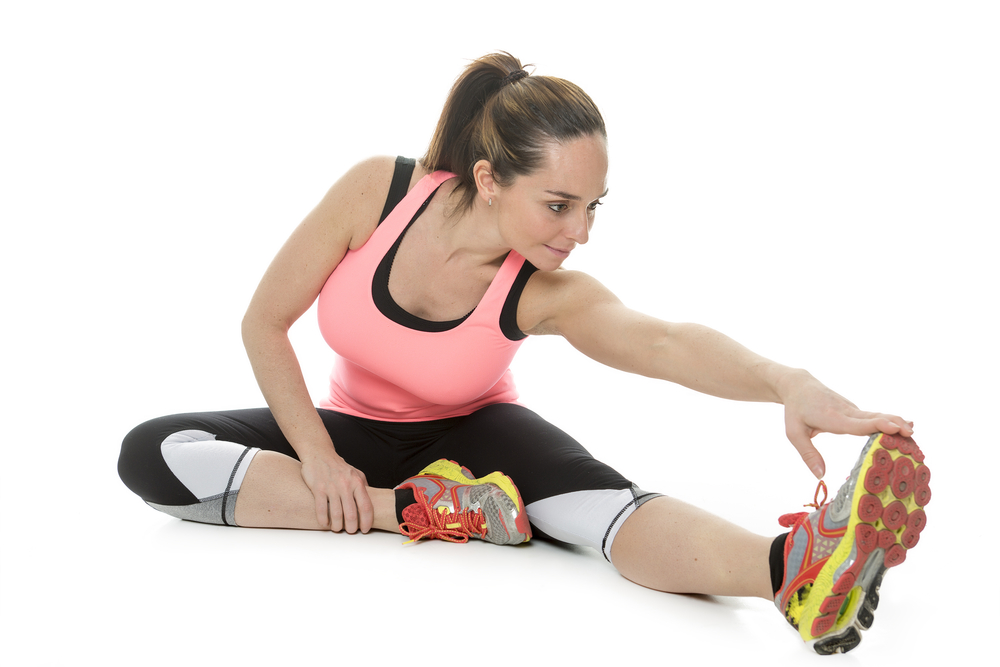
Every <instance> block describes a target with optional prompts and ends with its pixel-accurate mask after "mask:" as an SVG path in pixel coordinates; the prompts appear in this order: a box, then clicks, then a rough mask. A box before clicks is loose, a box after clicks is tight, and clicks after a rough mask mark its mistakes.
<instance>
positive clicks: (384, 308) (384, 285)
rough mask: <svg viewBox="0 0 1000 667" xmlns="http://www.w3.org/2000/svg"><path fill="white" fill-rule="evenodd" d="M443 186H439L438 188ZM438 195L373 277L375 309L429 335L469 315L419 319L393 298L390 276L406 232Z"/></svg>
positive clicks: (453, 325) (461, 320)
mask: <svg viewBox="0 0 1000 667" xmlns="http://www.w3.org/2000/svg"><path fill="white" fill-rule="evenodd" d="M440 187H441V186H440V185H439V186H438V188H440ZM435 194H437V188H435V189H434V192H432V193H431V194H430V196H429V197H428V198H427V199H426V200H425V201H424V203H423V204H421V205H420V208H418V209H417V212H416V213H414V214H413V218H412V219H411V220H410V222H408V223H407V225H406V228H405V229H404V230H403V233H402V234H400V235H399V238H397V239H396V242H395V243H393V244H392V247H391V248H389V252H387V253H385V257H383V258H382V261H381V262H379V264H378V267H377V268H376V269H375V275H374V276H373V277H372V301H374V302H375V307H376V308H378V310H379V312H380V313H382V314H383V315H385V316H386V317H387V318H389V319H390V320H392V321H393V322H395V323H396V324H399V325H401V326H404V327H406V328H407V329H413V330H415V331H426V332H428V333H440V332H442V331H448V330H449V329H454V328H455V327H457V326H458V325H459V324H461V323H462V322H464V321H465V320H467V319H469V315H472V313H471V312H470V313H468V314H467V315H466V316H465V317H462V318H459V319H457V320H449V321H447V322H435V321H434V320H425V319H424V318H422V317H417V316H416V315H414V314H412V313H410V312H408V311H406V310H404V309H403V307H402V306H400V305H399V304H398V303H396V300H395V299H393V298H392V294H390V293H389V274H390V273H391V272H392V263H393V260H395V259H396V252H397V251H398V250H399V244H400V243H402V242H403V237H404V236H406V232H408V231H409V229H410V227H412V226H413V223H414V222H416V221H417V218H419V217H420V214H421V213H423V212H424V211H425V210H427V205H428V204H430V203H431V199H433V198H434V195H435Z"/></svg>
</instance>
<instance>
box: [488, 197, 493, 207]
mask: <svg viewBox="0 0 1000 667" xmlns="http://www.w3.org/2000/svg"><path fill="white" fill-rule="evenodd" d="M489 206H493V197H490V203H489Z"/></svg>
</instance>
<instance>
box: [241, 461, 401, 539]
mask: <svg viewBox="0 0 1000 667" xmlns="http://www.w3.org/2000/svg"><path fill="white" fill-rule="evenodd" d="M301 470H302V464H301V463H299V462H298V461H296V460H295V459H293V458H291V457H289V456H285V455H284V454H279V453H278V452H269V451H261V452H257V455H256V456H254V458H253V462H252V463H251V464H250V468H249V469H248V470H247V474H246V477H245V478H244V479H243V484H242V485H241V486H240V493H239V495H238V496H237V498H236V523H237V524H238V525H240V526H245V527H247V528H299V529H303V530H329V528H324V527H323V526H320V525H319V522H318V521H317V520H316V502H315V500H313V494H312V491H310V490H309V487H308V486H306V483H305V481H304V480H303V479H302V473H301ZM368 496H369V497H370V498H371V500H372V504H373V505H374V507H375V522H374V524H373V525H372V527H373V528H375V529H377V530H387V531H390V532H394V533H398V532H399V524H398V523H397V521H396V496H395V493H393V490H392V489H375V488H372V487H368Z"/></svg>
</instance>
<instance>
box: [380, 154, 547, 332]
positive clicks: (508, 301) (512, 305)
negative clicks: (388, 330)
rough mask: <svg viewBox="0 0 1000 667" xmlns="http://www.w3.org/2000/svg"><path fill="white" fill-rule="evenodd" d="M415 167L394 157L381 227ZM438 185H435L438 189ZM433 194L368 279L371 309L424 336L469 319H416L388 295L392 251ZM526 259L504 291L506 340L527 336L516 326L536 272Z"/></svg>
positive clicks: (502, 318)
mask: <svg viewBox="0 0 1000 667" xmlns="http://www.w3.org/2000/svg"><path fill="white" fill-rule="evenodd" d="M415 164H416V160H414V159H413V158H405V157H403V156H399V157H397V158H396V167H395V170H394V171H393V174H392V184H391V185H390V186H389V194H388V196H387V197H386V199H385V206H384V207H383V210H382V217H381V219H380V220H379V224H382V221H384V220H385V219H386V218H387V217H388V216H389V213H391V212H392V209H394V208H396V206H398V205H399V203H400V202H401V201H403V198H404V197H406V193H407V192H408V188H409V185H410V179H411V177H412V175H413V169H414V166H415ZM440 187H441V186H440V185H439V186H438V188H440ZM435 194H437V188H435V190H434V192H432V193H431V194H430V196H429V197H427V199H426V200H425V201H424V203H423V204H421V205H420V208H419V209H417V212H416V213H414V214H413V218H411V219H410V222H408V223H407V225H406V228H405V229H403V232H402V233H401V234H400V235H399V238H397V239H396V242H395V243H393V244H392V247H391V248H389V252H387V253H386V255H385V257H383V258H382V261H381V262H379V265H378V267H377V268H376V269H375V275H374V276H373V278H372V301H374V302H375V307H376V308H378V310H379V312H380V313H382V314H383V315H385V316H386V317H387V318H388V319H389V320H391V321H393V322H395V323H396V324H399V325H401V326H404V327H406V328H408V329H413V330H415V331H424V332H427V333H440V332H443V331H449V330H451V329H454V328H456V327H457V326H458V325H460V324H461V323H462V322H464V321H465V320H467V319H469V316H470V315H472V312H475V309H473V311H472V312H469V313H468V314H466V315H465V317H461V318H459V319H457V320H448V321H447V322H436V321H434V320H425V319H424V318H422V317H417V316H416V315H413V314H412V313H410V312H408V311H406V310H404V309H403V308H402V307H401V306H400V305H399V304H398V303H396V301H395V299H393V298H392V294H390V293H389V274H390V273H391V272H392V263H393V261H394V260H395V259H396V252H397V251H398V250H399V244H400V243H402V242H403V237H404V236H406V232H407V231H409V229H410V227H411V226H412V225H413V223H414V222H416V221H417V218H419V217H420V215H421V214H422V213H423V212H424V211H425V210H427V206H428V205H429V204H430V203H431V199H433V198H434V195H435ZM537 270H538V269H537V268H535V266H533V265H532V264H531V262H529V261H528V260H524V264H522V265H521V270H520V271H518V273H517V277H516V278H515V279H514V282H513V283H512V284H511V287H510V291H508V292H507V296H506V298H505V299H504V304H503V308H502V309H501V311H500V321H499V323H498V324H499V326H500V331H501V333H503V335H504V336H505V337H506V338H507V339H508V340H513V341H517V340H523V339H525V338H527V337H528V335H527V334H525V333H524V332H522V331H521V330H520V329H519V328H518V327H517V304H518V302H519V301H520V299H521V292H523V291H524V286H525V285H526V284H527V282H528V278H530V277H531V275H532V274H533V273H534V272H535V271H537Z"/></svg>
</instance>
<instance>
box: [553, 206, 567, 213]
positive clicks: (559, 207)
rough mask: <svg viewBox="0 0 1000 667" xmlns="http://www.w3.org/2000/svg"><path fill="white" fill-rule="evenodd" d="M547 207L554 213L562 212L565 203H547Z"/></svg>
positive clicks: (564, 208)
mask: <svg viewBox="0 0 1000 667" xmlns="http://www.w3.org/2000/svg"><path fill="white" fill-rule="evenodd" d="M549 208H550V209H552V210H553V211H555V212H556V213H562V212H563V211H565V210H566V204H549Z"/></svg>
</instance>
